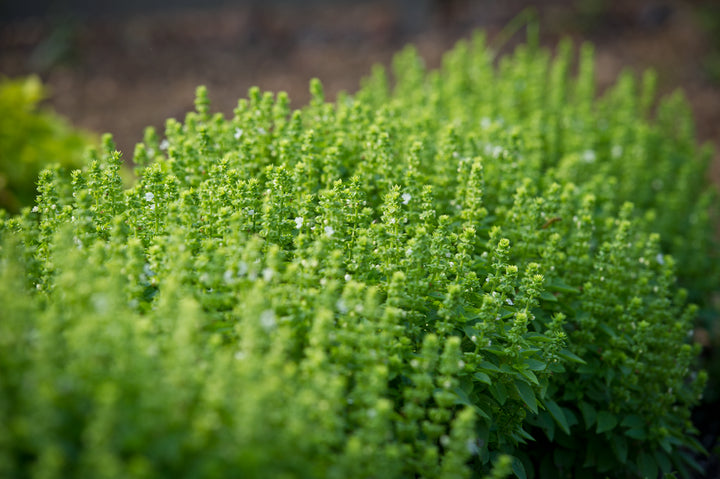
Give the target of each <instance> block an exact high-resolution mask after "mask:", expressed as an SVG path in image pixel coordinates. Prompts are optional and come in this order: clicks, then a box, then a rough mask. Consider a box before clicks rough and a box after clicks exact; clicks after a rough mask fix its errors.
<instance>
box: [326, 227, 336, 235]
mask: <svg viewBox="0 0 720 479" xmlns="http://www.w3.org/2000/svg"><path fill="white" fill-rule="evenodd" d="M333 233H335V229H333V227H332V226H326V227H325V234H326V235H327V236H332V235H333Z"/></svg>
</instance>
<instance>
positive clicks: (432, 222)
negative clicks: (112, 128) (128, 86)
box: [0, 36, 713, 479]
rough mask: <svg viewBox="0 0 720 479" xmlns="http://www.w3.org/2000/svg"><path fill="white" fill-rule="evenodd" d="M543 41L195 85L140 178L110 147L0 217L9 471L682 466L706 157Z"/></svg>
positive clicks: (596, 471) (687, 446) (498, 471)
mask: <svg viewBox="0 0 720 479" xmlns="http://www.w3.org/2000/svg"><path fill="white" fill-rule="evenodd" d="M562 52H564V53H561V54H560V55H559V56H557V57H555V59H553V60H551V58H550V55H549V54H548V53H547V52H545V51H541V50H535V49H528V48H525V47H521V48H520V49H519V50H518V51H517V52H516V54H515V55H514V56H512V57H509V58H508V59H506V60H504V61H502V62H501V64H500V66H499V69H497V70H496V69H495V68H494V67H493V66H492V61H491V60H492V58H491V56H490V54H489V53H488V52H487V49H486V48H485V46H484V43H483V37H482V36H477V37H475V38H474V40H473V42H472V43H470V44H468V43H461V44H459V45H458V47H456V49H455V50H454V51H452V52H450V53H449V54H448V56H447V57H446V61H445V64H444V66H443V68H442V69H441V70H439V71H435V72H426V71H425V70H424V68H423V66H422V61H421V59H420V58H419V57H418V56H417V55H416V54H415V53H414V51H412V50H406V51H404V52H403V53H401V54H400V55H399V56H398V57H397V59H396V66H395V75H394V76H395V82H394V85H395V86H394V87H393V88H392V89H391V88H390V87H389V82H388V80H387V78H386V76H385V74H384V73H383V71H382V70H381V69H376V70H375V72H374V74H373V76H372V77H371V78H370V79H368V80H367V81H366V82H365V84H364V87H363V88H362V89H361V91H360V92H358V94H357V95H355V96H347V95H346V96H341V97H340V98H339V99H338V100H337V102H335V103H330V102H327V101H326V100H325V98H324V94H323V89H322V85H321V84H320V82H319V81H316V80H315V81H312V82H311V85H310V89H311V93H312V100H311V102H310V104H309V105H308V106H307V107H305V108H303V109H302V110H297V111H291V110H290V108H289V101H288V98H287V95H285V94H284V93H279V94H278V95H273V94H271V93H261V92H260V91H259V90H258V89H257V88H253V89H251V90H250V92H249V98H247V99H243V100H240V101H239V103H238V107H237V108H236V110H235V112H234V115H233V116H232V118H230V119H225V118H223V116H222V115H220V114H211V112H210V109H209V101H208V96H207V92H206V90H205V89H204V88H199V89H198V92H197V98H196V111H194V112H191V113H189V114H188V115H187V116H186V118H185V120H184V122H182V123H180V122H178V121H176V120H168V122H167V125H166V129H165V134H164V138H161V137H160V136H159V135H158V134H157V133H156V132H155V131H153V130H152V129H148V130H147V132H146V135H145V141H144V142H143V143H142V144H139V145H138V146H137V148H136V149H135V155H134V160H135V162H136V163H137V164H138V165H139V167H138V170H137V171H138V176H139V180H138V182H137V183H136V184H135V185H134V186H133V187H131V188H129V189H125V188H124V187H123V184H122V181H121V180H120V176H119V171H120V165H121V158H120V155H119V153H117V152H116V151H114V147H113V145H112V141H111V139H110V138H109V137H105V138H104V140H103V145H102V147H101V148H100V151H99V152H98V153H97V154H96V155H95V156H96V158H95V159H94V160H93V161H92V163H91V164H90V165H89V167H88V168H86V169H84V170H82V171H76V172H74V173H73V177H72V181H71V182H70V183H68V182H67V181H65V180H63V179H62V177H61V176H60V175H59V174H58V172H57V170H52V169H51V170H46V171H44V172H43V173H42V175H41V177H40V181H39V185H40V186H39V190H40V194H39V196H38V200H37V203H36V204H35V206H34V207H33V208H32V210H30V209H26V210H24V212H23V214H22V215H20V216H18V217H16V218H12V219H5V220H4V221H2V222H0V241H1V243H0V244H1V245H2V249H1V250H0V272H1V273H2V275H3V277H2V282H0V285H1V286H0V304H2V305H3V306H2V308H3V320H2V321H1V322H0V369H1V370H2V371H3V374H2V375H0V392H2V394H0V423H1V424H3V425H4V427H3V428H1V429H0V475H6V476H8V477H19V478H24V477H48V478H51V477H153V478H155V477H203V478H213V477H249V478H254V477H258V478H260V477H288V478H289V477H330V478H346V477H387V478H413V477H425V478H443V479H446V478H469V477H483V476H484V475H486V474H489V473H490V474H493V477H500V476H502V474H503V473H507V472H510V471H512V473H513V474H514V475H515V476H516V477H518V478H521V479H524V478H527V477H552V478H557V477H598V476H602V477H605V476H607V477H618V478H623V477H656V476H657V475H658V474H659V472H663V473H671V472H677V473H679V474H680V475H682V476H686V477H687V476H688V475H689V474H690V470H691V469H692V468H694V467H696V466H697V464H696V463H695V460H694V456H693V454H698V453H702V446H701V445H700V444H699V443H698V442H697V441H696V439H695V438H694V436H693V434H694V428H693V426H692V424H691V422H690V408H691V407H692V406H693V405H694V404H696V403H697V401H698V399H699V397H700V393H701V390H702V388H703V385H704V382H705V375H704V373H697V372H695V371H694V370H693V368H694V360H695V358H696V356H697V352H698V351H697V347H694V346H691V345H690V344H689V342H688V332H689V331H691V329H692V324H693V319H694V317H695V315H696V313H697V309H696V308H695V307H694V306H690V305H688V304H687V303H686V299H687V293H685V292H683V290H680V289H679V288H678V286H677V284H676V281H675V274H676V270H677V271H678V272H680V273H681V274H682V275H684V276H682V277H684V278H686V280H687V282H688V284H694V283H693V279H694V276H693V275H694V274H699V272H700V271H705V272H707V273H708V274H709V273H710V272H712V271H713V270H712V269H711V268H709V267H707V262H706V261H705V262H703V261H701V259H698V258H696V257H695V255H698V254H700V255H702V254H704V253H703V250H693V249H692V247H691V246H690V245H691V244H692V245H693V247H694V246H697V245H699V246H702V247H703V248H705V247H706V246H709V242H707V239H706V235H707V231H706V230H705V228H708V227H709V219H708V216H707V214H706V213H705V210H704V208H705V206H706V202H707V199H706V198H707V196H705V195H700V196H699V197H698V196H697V195H695V193H696V192H698V191H699V190H701V189H703V188H705V187H704V186H703V185H702V183H701V181H700V178H701V177H702V169H703V168H704V167H705V161H706V154H705V153H703V152H698V151H696V150H695V147H694V143H693V140H692V136H691V131H690V126H689V125H690V119H689V117H688V116H687V111H686V110H685V109H683V108H682V107H681V106H679V105H680V104H679V103H678V100H677V99H671V100H669V103H667V104H664V105H665V106H661V107H660V110H661V111H667V112H668V113H664V114H662V113H661V114H659V117H658V120H657V121H650V120H649V119H648V117H647V109H646V108H644V107H642V108H641V106H640V105H639V104H638V103H636V102H635V100H634V99H635V98H636V96H637V95H636V94H635V92H634V90H633V89H632V88H630V87H629V86H628V85H630V84H631V83H630V80H629V77H623V79H622V80H621V81H620V83H619V85H618V87H616V88H615V89H614V90H613V91H612V92H611V93H610V94H609V96H608V97H606V98H604V99H602V100H599V101H596V100H595V98H594V91H593V87H592V72H591V67H590V66H591V63H592V62H591V59H590V53H589V51H588V50H587V49H585V50H584V53H583V56H582V59H583V60H582V61H581V68H580V75H579V77H578V78H577V79H570V78H569V76H568V66H567V63H568V61H569V60H568V51H567V49H566V50H562ZM569 92H570V93H569ZM569 95H571V96H569ZM648 95H649V93H648ZM569 98H572V101H571V102H569V101H568V99H569ZM642 98H645V97H642ZM643 102H644V103H641V105H646V103H647V102H649V100H647V99H645V100H643ZM663 115H665V116H663ZM667 115H671V116H672V117H673V118H674V123H673V124H670V123H669V121H667V120H663V118H665V117H666V116H667ZM678 124H680V125H683V129H680V130H676V128H677V125H678ZM670 130H672V134H671V131H670ZM619 158H624V160H621V159H619ZM651 166H652V168H653V169H652V171H650V172H649V171H647V169H648V168H650V167H651ZM633 176H634V177H636V179H637V178H646V177H647V178H650V179H651V180H653V181H651V183H650V184H649V185H646V186H636V188H634V189H633V188H631V187H630V185H631V184H637V183H633V181H634V180H633V179H632V177H633ZM655 180H658V181H659V182H660V183H657V182H655V183H653V182H654V181H655ZM658 184H660V185H661V187H660V188H659V189H660V190H662V191H661V193H662V194H660V195H654V196H653V195H650V194H649V193H648V191H649V190H653V189H656V188H657V185H658ZM648 189H649V190H648ZM661 196H662V198H661ZM633 200H634V201H635V204H633V203H632V201H633ZM666 207H667V208H668V211H667V213H668V214H671V215H673V216H672V217H673V218H675V219H676V220H677V221H684V222H685V223H682V225H685V226H684V227H683V226H682V225H680V226H677V225H675V224H668V223H666V219H665V218H662V217H661V213H665V210H663V209H662V208H666ZM683 214H687V215H695V216H694V217H692V218H690V217H686V216H683ZM681 227H682V228H684V233H686V234H687V236H686V238H687V241H689V242H690V244H685V243H683V242H682V241H679V240H678V239H677V238H678V236H677V235H678V230H677V229H676V228H681ZM658 233H659V234H658ZM674 256H677V257H679V258H688V259H687V261H686V262H685V261H684V262H678V261H676V260H675V259H673V258H674ZM703 268H705V269H703ZM493 464H494V465H495V466H496V467H495V469H494V470H493Z"/></svg>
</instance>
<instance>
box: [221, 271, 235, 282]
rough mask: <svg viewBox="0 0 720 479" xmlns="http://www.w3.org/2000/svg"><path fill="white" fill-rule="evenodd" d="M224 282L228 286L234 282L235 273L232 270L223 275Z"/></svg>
mask: <svg viewBox="0 0 720 479" xmlns="http://www.w3.org/2000/svg"><path fill="white" fill-rule="evenodd" d="M223 280H224V281H225V282H226V283H228V284H229V283H232V282H233V272H232V270H231V269H226V270H225V273H224V274H223Z"/></svg>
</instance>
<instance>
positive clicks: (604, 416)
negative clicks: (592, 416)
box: [595, 411, 618, 434]
mask: <svg viewBox="0 0 720 479" xmlns="http://www.w3.org/2000/svg"><path fill="white" fill-rule="evenodd" d="M617 423H618V421H617V417H615V415H614V414H613V413H610V412H607V411H600V412H599V413H598V415H597V429H596V430H595V432H597V433H598V434H601V433H603V432H606V431H611V430H612V429H613V428H614V427H615V426H617Z"/></svg>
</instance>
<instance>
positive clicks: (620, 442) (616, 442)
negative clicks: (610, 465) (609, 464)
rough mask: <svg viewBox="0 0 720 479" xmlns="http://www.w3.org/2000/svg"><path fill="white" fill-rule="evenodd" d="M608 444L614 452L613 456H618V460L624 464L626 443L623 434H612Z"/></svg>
mask: <svg viewBox="0 0 720 479" xmlns="http://www.w3.org/2000/svg"><path fill="white" fill-rule="evenodd" d="M610 446H612V449H613V452H614V453H615V457H617V458H618V461H620V462H621V463H623V464H625V463H626V462H627V456H628V443H627V439H626V438H625V436H622V435H620V434H615V435H613V437H612V440H611V441H610Z"/></svg>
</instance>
